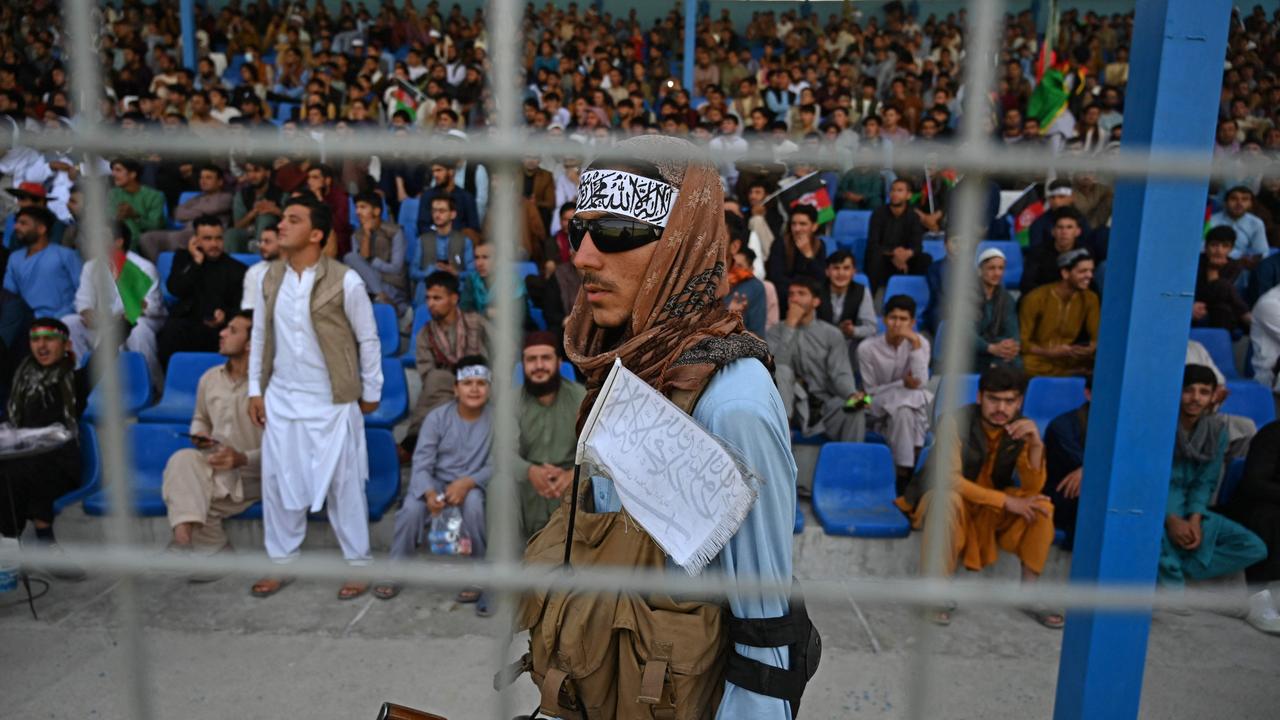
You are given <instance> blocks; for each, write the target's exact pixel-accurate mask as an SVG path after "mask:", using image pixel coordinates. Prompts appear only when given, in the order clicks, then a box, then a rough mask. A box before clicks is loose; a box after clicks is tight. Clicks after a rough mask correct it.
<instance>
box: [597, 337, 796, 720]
mask: <svg viewBox="0 0 1280 720" xmlns="http://www.w3.org/2000/svg"><path fill="white" fill-rule="evenodd" d="M693 419H694V420H697V421H698V423H699V424H700V425H702V426H703V427H704V428H706V429H707V431H708V432H710V433H711V434H713V435H715V436H716V437H718V438H720V439H721V440H723V441H725V442H726V443H728V444H729V445H730V446H731V447H733V448H734V449H736V450H737V451H738V453H739V454H740V456H741V457H742V458H743V459H744V460H745V461H746V462H747V464H748V465H749V466H751V467H752V468H753V469H754V470H755V471H756V474H757V475H759V476H760V478H761V479H762V480H763V481H764V482H763V483H762V484H761V486H760V495H759V497H758V498H757V499H756V503H755V506H754V507H752V509H751V512H750V513H749V514H748V515H747V519H746V521H745V522H743V523H742V527H740V528H738V532H737V534H735V535H734V536H733V538H732V539H730V540H729V543H728V544H727V545H725V547H724V549H723V550H722V551H720V555H719V556H718V557H717V558H716V559H715V560H714V561H713V562H712V563H711V565H710V566H709V567H708V571H709V572H724V573H725V574H726V575H728V576H729V577H731V578H732V577H736V576H738V575H743V576H745V577H756V576H760V577H763V578H764V579H767V580H779V581H789V580H790V579H791V536H792V532H793V530H794V528H795V516H796V463H795V459H794V458H793V457H792V455H791V434H790V432H789V431H788V429H787V416H786V413H785V412H784V411H783V409H782V398H781V397H780V396H779V395H778V390H777V388H775V387H774V385H773V378H772V377H770V376H769V371H768V370H766V369H765V367H764V365H763V364H761V363H760V361H758V360H738V361H735V362H733V363H730V364H729V365H727V366H725V367H724V369H722V370H721V371H720V372H718V373H716V374H715V376H714V377H713V378H712V379H711V382H710V383H709V384H708V385H707V389H706V391H705V392H704V393H703V394H702V397H701V399H699V400H698V404H697V406H696V407H695V408H694V410H693ZM592 484H593V487H594V490H595V501H596V508H597V509H598V510H599V511H601V512H616V511H617V510H619V509H621V502H620V501H619V499H618V496H617V495H616V494H614V492H613V484H612V483H610V482H609V481H608V480H606V479H603V478H593V479H592ZM668 567H669V568H671V569H674V570H676V571H678V572H683V571H681V570H679V568H677V567H676V566H675V565H674V564H672V563H670V562H668ZM729 608H730V610H731V611H732V612H733V614H734V616H735V617H740V618H768V617H780V616H782V615H785V614H787V611H788V602H787V596H786V595H772V596H769V595H766V596H763V597H760V596H753V595H746V596H739V595H738V594H736V593H730V594H729ZM737 650H738V652H739V653H741V654H743V655H745V656H747V657H750V658H752V659H754V660H758V661H760V662H765V663H769V664H770V665H773V666H775V667H786V666H787V662H788V659H787V648H785V647H782V648H753V647H748V646H746V645H741V644H739V645H737ZM716 717H717V718H723V719H726V720H727V719H729V718H752V720H790V718H791V707H790V705H788V704H787V702H786V701H785V700H780V699H778V698H771V697H766V696H764V695H758V694H756V693H753V692H750V691H748V690H743V689H742V688H740V687H737V686H736V685H733V684H732V683H728V682H726V683H725V688H724V698H723V699H722V700H721V702H720V710H719V712H717V713H716Z"/></svg>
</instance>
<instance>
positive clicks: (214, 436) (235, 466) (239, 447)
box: [162, 310, 262, 554]
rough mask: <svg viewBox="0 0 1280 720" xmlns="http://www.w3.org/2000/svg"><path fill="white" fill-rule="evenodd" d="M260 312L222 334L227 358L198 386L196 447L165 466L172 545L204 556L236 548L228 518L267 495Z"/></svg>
mask: <svg viewBox="0 0 1280 720" xmlns="http://www.w3.org/2000/svg"><path fill="white" fill-rule="evenodd" d="M252 327H253V315H252V314H251V313H249V312H246V311H243V310H242V311H240V312H239V313H238V314H236V315H234V316H232V318H231V321H230V322H228V323H227V325H226V327H224V328H222V332H221V333H219V335H218V353H219V354H221V355H222V356H223V357H225V358H226V359H227V361H226V362H225V363H223V364H222V365H219V366H217V367H213V368H210V369H209V370H208V371H207V372H205V374H204V375H203V376H202V377H201V378H200V384H199V385H198V386H197V387H196V410H195V414H194V415H193V416H192V418H191V436H190V437H191V444H192V445H195V448H190V449H186V450H179V451H178V452H177V453H174V455H173V457H171V458H169V463H168V464H167V465H165V468H164V485H163V489H162V493H163V495H164V503H165V506H166V507H167V509H168V513H169V525H170V527H172V528H173V540H172V541H171V542H170V543H169V547H170V549H172V550H177V551H184V552H185V551H194V552H198V553H202V554H209V553H216V552H221V551H223V550H225V549H227V548H229V547H230V543H228V542H227V535H226V533H225V532H223V530H222V520H223V518H227V517H232V516H234V515H239V514H240V513H242V512H244V510H245V508H247V507H249V506H250V505H252V504H253V503H255V502H257V500H258V499H259V498H260V497H262V485H261V479H260V478H261V467H262V462H261V457H262V450H261V448H262V428H260V427H258V426H257V425H256V424H254V422H253V420H251V419H250V418H249V386H248V381H249V337H250V332H251V330H252Z"/></svg>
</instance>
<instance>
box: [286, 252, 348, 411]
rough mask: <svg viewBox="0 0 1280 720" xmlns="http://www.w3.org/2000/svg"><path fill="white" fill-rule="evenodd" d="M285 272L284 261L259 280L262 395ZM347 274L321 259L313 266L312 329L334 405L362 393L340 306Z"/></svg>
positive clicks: (337, 264)
mask: <svg viewBox="0 0 1280 720" xmlns="http://www.w3.org/2000/svg"><path fill="white" fill-rule="evenodd" d="M287 269H288V265H287V264H286V263H285V261H283V260H275V261H272V263H271V267H269V268H268V269H267V272H266V274H265V275H263V277H262V299H263V307H262V309H263V311H264V312H263V317H265V318H266V322H264V323H263V328H262V331H263V333H265V334H264V335H263V337H264V338H265V340H266V344H265V345H264V346H263V348H262V392H263V393H266V391H267V383H268V382H270V381H271V370H272V365H273V363H274V361H275V356H276V336H275V315H276V297H278V296H279V294H280V284H281V283H282V282H283V281H284V273H285V270H287ZM346 274H347V266H346V265H343V264H342V263H340V262H338V261H337V260H334V259H332V258H329V257H325V256H323V255H322V256H321V257H320V263H319V264H318V265H316V282H315V285H313V286H312V288H311V326H312V327H313V328H314V329H315V331H316V339H317V340H318V341H319V343H320V352H321V354H323V355H324V364H325V367H327V368H328V369H329V385H330V387H331V388H332V389H333V402H334V404H335V405H345V404H347V403H351V402H356V401H357V400H359V399H360V391H361V380H360V349H359V345H358V344H357V343H356V334H355V331H354V330H352V329H351V323H350V322H349V321H348V320H347V312H346V308H345V306H344V305H343V299H344V297H345V293H344V292H343V289H342V278H343V276H344V275H346Z"/></svg>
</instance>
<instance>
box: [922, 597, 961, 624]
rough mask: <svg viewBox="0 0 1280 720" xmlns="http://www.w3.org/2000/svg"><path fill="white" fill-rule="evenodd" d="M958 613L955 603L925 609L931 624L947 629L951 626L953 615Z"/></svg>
mask: <svg viewBox="0 0 1280 720" xmlns="http://www.w3.org/2000/svg"><path fill="white" fill-rule="evenodd" d="M955 611H956V604H955V603H954V602H947V603H944V604H942V605H939V606H937V607H933V608H925V611H924V616H925V619H927V620H928V621H929V622H931V623H933V624H934V625H937V626H939V627H946V626H948V625H950V624H951V614H952V613H954V612H955Z"/></svg>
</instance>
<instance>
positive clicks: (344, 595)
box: [338, 581, 369, 600]
mask: <svg viewBox="0 0 1280 720" xmlns="http://www.w3.org/2000/svg"><path fill="white" fill-rule="evenodd" d="M366 592H369V583H358V582H352V581H349V582H347V583H345V584H343V586H342V587H340V588H338V599H339V600H355V599H356V598H358V597H360V596H361V595H363V594H365V593H366Z"/></svg>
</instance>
